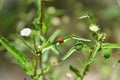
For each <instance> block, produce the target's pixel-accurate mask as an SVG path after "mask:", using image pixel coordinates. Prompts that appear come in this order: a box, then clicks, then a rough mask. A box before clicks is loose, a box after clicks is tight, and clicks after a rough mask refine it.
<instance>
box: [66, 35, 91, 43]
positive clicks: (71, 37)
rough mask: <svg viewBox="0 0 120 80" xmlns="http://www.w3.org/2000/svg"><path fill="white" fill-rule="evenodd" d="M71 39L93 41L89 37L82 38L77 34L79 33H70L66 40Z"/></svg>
mask: <svg viewBox="0 0 120 80" xmlns="http://www.w3.org/2000/svg"><path fill="white" fill-rule="evenodd" d="M69 40H78V41H84V42H90V41H91V40H89V39H86V38H82V37H80V36H77V35H70V36H67V37H66V38H64V42H66V41H69Z"/></svg>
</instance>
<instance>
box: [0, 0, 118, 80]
mask: <svg viewBox="0 0 120 80" xmlns="http://www.w3.org/2000/svg"><path fill="white" fill-rule="evenodd" d="M33 2H34V0H0V35H2V36H5V37H7V39H9V40H11V41H17V40H18V39H17V40H16V39H15V36H14V34H15V33H19V32H20V30H21V29H22V28H24V27H30V28H34V26H33V24H32V21H33V19H34V17H35V13H36V10H37V7H36V6H35V3H33ZM45 5H46V7H45V11H46V14H48V15H46V19H47V18H51V26H50V29H49V31H48V33H49V34H51V33H52V32H53V31H54V30H56V29H59V28H60V29H61V34H60V35H59V37H64V36H67V35H71V34H73V33H74V34H76V35H79V36H82V37H85V38H90V34H89V30H88V26H89V21H88V20H87V19H83V20H79V19H78V18H79V17H80V16H82V15H84V13H90V14H92V15H93V16H94V18H95V20H96V23H97V25H98V26H99V27H100V28H101V31H102V32H105V33H106V34H107V39H106V40H105V41H107V42H112V43H120V36H119V34H120V1H119V0H53V1H46V4H45ZM17 42H18V44H16V46H18V45H19V47H20V46H21V47H22V45H20V44H19V40H18V41H17ZM21 47H20V48H21ZM69 48H70V46H69V45H68V46H66V48H65V50H68V49H69ZM21 49H22V48H21ZM64 52H66V51H64ZM53 56H54V55H53ZM81 56H82V54H80V53H74V54H73V55H71V57H70V58H68V59H67V60H66V61H65V62H63V63H60V64H58V65H57V66H56V67H55V69H54V70H53V72H54V73H56V74H57V75H56V76H57V77H59V80H73V77H74V76H75V75H74V74H73V73H72V72H71V71H70V70H69V65H71V64H73V65H75V66H76V67H78V68H80V66H79V62H78V61H77V60H76V58H80V57H81ZM52 59H53V60H54V59H55V57H52V58H51V60H52ZM118 59H120V50H118V49H115V50H113V54H112V56H111V58H110V59H108V60H105V59H104V58H103V56H102V54H101V53H99V54H98V56H97V57H96V60H95V62H94V63H93V64H92V65H91V67H90V72H89V73H88V75H87V76H86V77H85V79H84V80H120V77H119V75H120V68H119V67H120V65H118V66H116V67H113V65H114V63H115V62H116V61H117V60H118ZM83 60H84V59H83ZM61 73H63V74H61ZM24 77H27V78H28V76H27V75H26V74H25V73H24V71H23V70H22V69H21V68H20V67H19V66H18V65H17V64H15V61H14V59H13V57H12V56H11V55H9V54H8V53H7V52H6V51H5V50H2V48H0V80H23V79H24Z"/></svg>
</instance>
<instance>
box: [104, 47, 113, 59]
mask: <svg viewBox="0 0 120 80" xmlns="http://www.w3.org/2000/svg"><path fill="white" fill-rule="evenodd" d="M110 54H111V49H108V48H105V49H104V50H103V56H104V57H105V59H107V58H109V57H110Z"/></svg>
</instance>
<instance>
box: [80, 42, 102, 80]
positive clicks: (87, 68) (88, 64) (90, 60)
mask: <svg viewBox="0 0 120 80" xmlns="http://www.w3.org/2000/svg"><path fill="white" fill-rule="evenodd" d="M100 47H101V43H100V42H97V44H96V46H95V48H94V50H93V52H92V54H90V56H89V59H88V61H87V62H86V64H85V65H84V67H83V70H82V77H81V80H83V78H84V76H85V75H86V72H87V71H88V70H89V67H90V64H91V63H92V62H93V61H94V60H95V57H96V54H97V52H98V51H99V49H100Z"/></svg>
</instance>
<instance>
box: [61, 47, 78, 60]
mask: <svg viewBox="0 0 120 80" xmlns="http://www.w3.org/2000/svg"><path fill="white" fill-rule="evenodd" d="M75 51H76V49H75V47H74V46H73V47H72V48H71V49H70V50H69V51H68V52H67V53H66V54H65V55H64V56H63V57H62V58H61V59H60V61H64V60H65V59H67V58H68V57H69V56H70V55H71V54H72V53H73V52H75Z"/></svg>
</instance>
